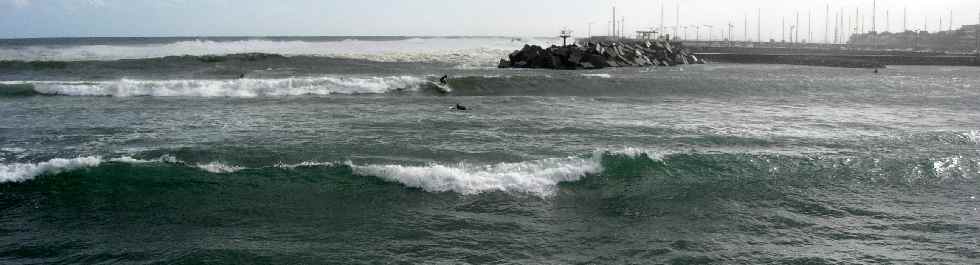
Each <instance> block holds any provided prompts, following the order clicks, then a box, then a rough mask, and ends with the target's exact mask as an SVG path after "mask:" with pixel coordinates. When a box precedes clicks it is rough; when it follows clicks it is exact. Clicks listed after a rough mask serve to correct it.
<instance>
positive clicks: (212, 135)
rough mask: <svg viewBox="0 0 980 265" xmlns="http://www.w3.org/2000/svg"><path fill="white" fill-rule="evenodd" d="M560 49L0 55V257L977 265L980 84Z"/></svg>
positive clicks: (294, 40)
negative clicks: (591, 64) (517, 63)
mask: <svg viewBox="0 0 980 265" xmlns="http://www.w3.org/2000/svg"><path fill="white" fill-rule="evenodd" d="M558 41H560V40H557V39H537V38H523V39H515V38H494V37H480V38H477V37H457V38H435V37H319V38H303V37H289V38H287V37H270V38H247V37H243V38H122V39H113V38H108V39H27V40H0V61H2V62H0V263H3V264H977V263H980V249H978V246H980V244H978V237H980V211H978V210H977V209H978V208H977V207H978V206H980V200H978V199H977V195H980V185H978V182H977V177H978V176H980V68H971V67H940V66H891V67H889V68H888V69H884V70H882V71H881V73H880V74H877V75H876V74H872V73H871V71H870V70H861V69H857V70H856V69H845V68H829V67H811V66H789V65H752V64H705V65H681V66H675V67H656V68H615V69H604V70H590V71H556V70H526V69H525V70H518V69H496V68H495V67H496V65H497V62H498V60H499V59H502V58H505V57H506V55H507V54H508V53H509V52H511V51H513V50H515V49H519V48H520V47H521V46H523V45H524V43H526V42H530V43H536V44H549V43H557V42H558ZM443 75H448V76H449V77H450V81H449V85H448V87H449V90H451V91H449V93H444V92H445V91H443V88H442V87H441V86H439V85H438V79H439V77H441V76H443ZM455 104H461V105H463V106H466V107H468V109H469V110H468V111H452V110H450V107H451V106H454V105H455Z"/></svg>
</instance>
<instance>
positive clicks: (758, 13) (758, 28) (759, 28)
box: [755, 8, 762, 42]
mask: <svg viewBox="0 0 980 265" xmlns="http://www.w3.org/2000/svg"><path fill="white" fill-rule="evenodd" d="M756 16H758V17H756V29H755V35H756V38H757V39H758V40H759V42H762V8H759V9H758V10H757V11H756Z"/></svg>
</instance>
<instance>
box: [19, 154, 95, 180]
mask: <svg viewBox="0 0 980 265" xmlns="http://www.w3.org/2000/svg"><path fill="white" fill-rule="evenodd" d="M102 162H103V160H102V159H101V158H99V157H94V156H90V157H79V158H72V159H64V158H55V159H51V160H48V161H44V162H39V163H14V164H0V183H4V182H22V181H27V180H30V179H33V178H34V177H37V176H40V175H47V174H51V175H53V174H58V173H62V172H66V171H72V170H76V169H81V168H87V167H97V166H99V164H102Z"/></svg>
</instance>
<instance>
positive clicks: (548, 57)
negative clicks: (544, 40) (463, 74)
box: [499, 35, 704, 69]
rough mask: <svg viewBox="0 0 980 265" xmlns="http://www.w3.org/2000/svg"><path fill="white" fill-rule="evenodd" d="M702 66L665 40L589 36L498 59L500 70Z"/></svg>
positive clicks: (677, 46) (523, 50)
mask: <svg viewBox="0 0 980 265" xmlns="http://www.w3.org/2000/svg"><path fill="white" fill-rule="evenodd" d="M565 36H566V35H563V36H562V37H565ZM701 63H704V60H702V59H701V58H698V56H696V55H694V53H692V52H691V51H690V50H688V49H686V48H684V47H683V46H682V44H681V43H679V42H674V43H671V42H669V41H667V40H664V39H623V38H609V37H592V38H587V39H581V40H578V42H577V43H576V44H571V45H563V46H551V47H548V48H542V47H540V46H537V45H524V48H522V49H520V50H517V51H514V52H513V53H511V54H510V55H509V56H508V58H507V59H501V60H500V65H499V67H500V68H545V69H600V68H606V67H625V66H672V65H678V64H701Z"/></svg>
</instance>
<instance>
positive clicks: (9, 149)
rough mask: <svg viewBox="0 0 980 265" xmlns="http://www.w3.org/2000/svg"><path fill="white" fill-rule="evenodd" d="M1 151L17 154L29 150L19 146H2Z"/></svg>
mask: <svg viewBox="0 0 980 265" xmlns="http://www.w3.org/2000/svg"><path fill="white" fill-rule="evenodd" d="M0 152H7V153H15V154H16V153H23V152H27V149H24V148H18V147H4V148H0Z"/></svg>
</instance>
